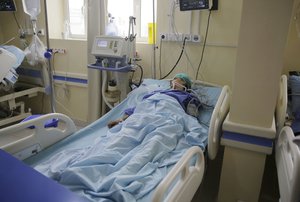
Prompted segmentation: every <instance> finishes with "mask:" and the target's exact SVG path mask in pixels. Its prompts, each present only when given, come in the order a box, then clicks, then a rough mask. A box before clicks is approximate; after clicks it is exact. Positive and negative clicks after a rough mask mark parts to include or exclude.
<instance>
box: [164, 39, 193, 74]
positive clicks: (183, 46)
mask: <svg viewBox="0 0 300 202" xmlns="http://www.w3.org/2000/svg"><path fill="white" fill-rule="evenodd" d="M186 39H187V38H186V37H185V38H184V40H183V45H182V49H181V53H180V55H179V57H178V59H177V61H176V63H175V65H174V66H173V68H172V69H171V70H170V71H169V73H168V74H167V75H165V76H164V77H162V78H160V80H162V79H165V78H167V77H168V76H169V75H170V74H171V73H172V72H173V71H174V69H175V68H176V66H177V65H178V63H179V61H180V59H181V57H182V54H183V52H184V48H185V42H186Z"/></svg>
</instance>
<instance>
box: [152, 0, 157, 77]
mask: <svg viewBox="0 0 300 202" xmlns="http://www.w3.org/2000/svg"><path fill="white" fill-rule="evenodd" d="M152 2H153V7H152V8H153V32H152V38H153V46H152V47H153V64H152V78H153V79H156V68H155V66H156V58H155V50H156V39H155V35H156V33H155V4H154V3H155V0H153V1H152Z"/></svg>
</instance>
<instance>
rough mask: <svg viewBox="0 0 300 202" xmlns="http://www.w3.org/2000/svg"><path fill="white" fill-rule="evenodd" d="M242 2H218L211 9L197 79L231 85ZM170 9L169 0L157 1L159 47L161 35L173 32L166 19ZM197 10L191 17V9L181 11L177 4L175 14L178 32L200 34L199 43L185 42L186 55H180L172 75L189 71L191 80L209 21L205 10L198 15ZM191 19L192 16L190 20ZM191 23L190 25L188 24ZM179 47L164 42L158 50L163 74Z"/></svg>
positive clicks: (178, 45) (180, 43)
mask: <svg viewBox="0 0 300 202" xmlns="http://www.w3.org/2000/svg"><path fill="white" fill-rule="evenodd" d="M242 2H243V1H240V0H234V1H219V9H218V10H217V11H212V12H211V16H210V26H209V32H208V37H207V42H206V48H205V53H204V56H203V61H202V64H201V71H200V73H201V76H198V79H202V80H205V81H208V82H215V83H217V84H221V85H223V84H227V85H231V82H232V77H233V71H234V65H235V60H236V49H237V45H238V35H239V26H240V18H241V7H242ZM170 12H171V11H170V1H158V10H157V15H158V17H157V37H158V38H157V45H158V46H159V44H160V43H159V41H160V38H159V37H160V34H161V33H168V32H170V31H172V29H171V28H170V22H169V20H170V16H169V14H170ZM197 12H199V11H192V16H190V15H191V11H184V12H180V11H179V7H177V8H176V9H175V13H174V16H175V17H174V19H175V26H176V30H177V32H178V33H190V30H191V33H192V34H200V36H201V39H202V42H201V43H191V42H187V43H186V47H185V49H186V54H187V55H188V58H187V57H186V54H183V56H182V59H181V60H180V62H179V64H178V66H177V67H176V69H175V70H174V74H175V73H176V72H188V73H189V75H190V76H191V77H194V78H193V79H195V75H196V72H197V68H198V65H199V62H200V58H201V53H202V49H203V46H202V45H203V40H204V37H205V33H206V27H207V20H208V11H207V10H203V11H200V15H199V14H198V13H197ZM190 18H191V19H192V21H191V23H190ZM190 24H191V26H192V27H190ZM181 47H182V42H163V48H162V50H161V51H162V63H163V64H162V72H163V75H166V74H167V73H168V72H169V71H170V69H171V68H172V67H173V66H174V64H175V62H176V60H177V58H178V57H179V54H180V51H181ZM159 48H160V47H159ZM157 52H159V50H158V51H157ZM158 58H159V57H158ZM158 62H159V59H157V64H158ZM157 66H158V65H157ZM157 72H158V70H157ZM172 75H173V74H172Z"/></svg>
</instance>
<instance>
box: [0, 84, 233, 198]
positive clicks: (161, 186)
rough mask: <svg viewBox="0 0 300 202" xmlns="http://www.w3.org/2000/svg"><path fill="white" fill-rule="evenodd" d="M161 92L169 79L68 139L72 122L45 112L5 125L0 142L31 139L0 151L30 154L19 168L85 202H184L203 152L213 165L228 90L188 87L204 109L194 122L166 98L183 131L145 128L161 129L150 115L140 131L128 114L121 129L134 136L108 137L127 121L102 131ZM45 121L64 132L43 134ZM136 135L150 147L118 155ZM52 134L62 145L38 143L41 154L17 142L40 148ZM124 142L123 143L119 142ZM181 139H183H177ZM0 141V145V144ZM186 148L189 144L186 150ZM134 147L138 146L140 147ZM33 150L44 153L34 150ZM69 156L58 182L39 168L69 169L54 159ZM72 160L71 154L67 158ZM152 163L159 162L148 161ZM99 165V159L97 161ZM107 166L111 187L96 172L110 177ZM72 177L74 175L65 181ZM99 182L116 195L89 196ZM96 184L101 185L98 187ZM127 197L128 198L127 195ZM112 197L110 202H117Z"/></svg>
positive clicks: (198, 177) (195, 183) (196, 180)
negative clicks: (86, 201) (50, 180)
mask: <svg viewBox="0 0 300 202" xmlns="http://www.w3.org/2000/svg"><path fill="white" fill-rule="evenodd" d="M168 87H169V81H167V80H152V79H145V80H144V82H143V84H142V85H141V86H140V87H139V88H137V89H135V90H133V91H132V92H131V93H130V94H129V96H128V97H127V98H126V99H125V100H124V101H123V102H122V103H121V104H119V105H118V106H116V107H115V108H113V109H112V110H111V111H110V112H108V113H107V114H106V115H104V116H103V117H101V118H100V119H99V120H97V121H96V122H94V123H92V124H91V125H89V126H87V127H85V128H83V129H81V130H79V131H77V132H75V133H74V124H73V123H72V121H71V120H69V119H68V118H66V117H65V116H63V115H60V114H49V115H46V116H42V117H39V118H36V119H33V120H30V121H28V122H23V123H21V124H17V125H16V126H11V127H9V128H6V129H2V130H0V134H1V135H0V138H1V137H2V136H7V137H9V135H10V134H15V135H16V134H18V133H19V132H20V133H22V132H21V131H24V130H26V131H28V130H29V131H30V130H31V131H32V132H31V135H27V137H25V138H23V139H20V140H12V141H11V142H9V143H7V144H6V145H1V147H0V148H2V149H4V150H6V151H9V152H10V153H11V154H12V155H14V156H15V157H17V158H20V159H24V158H25V157H28V154H30V153H32V154H34V155H33V156H31V157H30V158H26V159H24V162H25V163H26V164H28V165H30V166H32V167H34V168H35V169H37V170H38V171H39V172H41V173H43V174H44V175H46V176H48V177H51V178H53V179H55V180H57V181H59V182H60V183H61V184H63V185H64V186H66V187H68V188H69V189H70V190H72V191H74V192H76V193H78V194H80V195H84V196H85V197H87V198H88V199H90V200H100V198H102V197H112V196H115V197H117V200H119V201H122V200H130V201H131V199H133V198H132V197H134V198H138V199H139V200H141V201H163V200H164V201H190V200H191V199H192V198H193V196H194V194H195V192H196V191H197V189H198V187H199V185H200V183H201V181H202V177H203V174H204V168H205V159H204V154H203V152H207V153H208V156H209V157H210V158H211V159H214V158H215V156H216V154H217V150H218V145H219V137H220V133H221V126H222V123H223V120H224V118H225V116H226V114H227V113H228V110H229V88H228V87H227V86H224V87H222V88H221V87H216V86H211V85H210V84H203V83H200V82H195V89H194V91H195V92H197V93H199V95H201V96H200V99H201V100H202V101H203V102H205V103H206V105H205V106H203V108H202V111H201V112H200V114H199V116H198V117H196V118H195V117H191V116H189V115H187V114H186V113H184V112H183V113H182V111H180V110H182V108H180V107H178V108H176V109H175V108H172V105H173V104H175V103H172V99H171V98H170V99H171V100H167V101H166V103H167V104H166V105H165V106H164V107H163V108H167V109H168V108H169V107H171V108H170V110H171V111H172V110H175V111H176V110H179V111H178V112H179V113H181V114H180V116H181V117H182V118H179V119H178V120H177V119H176V120H177V121H178V122H180V123H181V122H184V123H185V124H186V125H183V126H184V127H182V126H178V125H177V124H178V123H177V122H175V123H174V125H175V126H176V127H175V128H176V129H175V130H174V128H163V127H162V128H160V127H158V128H156V125H153V126H152V123H153V122H157V124H161V123H160V122H161V121H163V120H159V121H153V120H156V117H154V119H153V120H152V121H149V122H147V124H146V126H145V127H144V126H143V123H138V124H135V123H134V122H130V120H128V119H130V118H131V117H133V118H132V119H133V120H135V121H136V122H139V118H137V119H134V116H133V115H132V116H130V117H129V118H128V119H127V120H128V122H129V123H130V124H131V125H130V126H128V127H129V129H128V128H127V129H128V130H133V131H135V134H134V135H132V134H127V133H126V135H124V134H122V135H120V136H115V134H118V130H120V128H121V129H122V128H123V127H125V129H126V122H127V120H126V121H125V122H124V123H122V124H119V125H117V126H115V127H114V128H112V129H110V130H109V131H108V128H107V127H106V124H107V123H108V121H110V120H115V119H117V118H119V117H121V116H122V113H123V111H124V110H125V109H127V108H128V107H132V106H135V105H136V104H137V103H139V102H141V100H142V97H143V96H144V95H145V94H147V93H150V92H152V91H154V90H162V89H167V88H168ZM159 96H160V95H158V97H154V98H153V102H154V103H156V102H155V99H160V98H159ZM164 99H168V98H166V97H164ZM149 102H152V101H149ZM176 103H177V102H176ZM177 104H178V103H177ZM175 105H176V104H175ZM143 107H144V109H143V110H146V109H147V106H142V108H143ZM157 107H159V106H157ZM138 109H139V108H138V107H137V109H136V110H138ZM149 110H151V109H149ZM146 111H147V110H146ZM137 112H138V113H134V114H139V113H143V112H140V111H139V110H138V111H137ZM164 113H169V112H167V111H163V112H162V114H163V115H162V116H164ZM172 113H176V112H172ZM137 116H138V115H137ZM151 116H152V115H151ZM151 116H150V115H149V117H144V118H141V119H144V120H145V121H147V120H151ZM172 116H174V117H176V114H175V115H174V114H173V115H172ZM177 118H178V117H177ZM49 119H50V121H51V120H53V119H57V120H60V119H63V122H64V123H63V125H64V126H65V127H64V129H62V130H60V129H59V128H60V126H59V125H58V127H54V128H53V127H50V128H45V127H44V126H45V121H46V120H49ZM194 122H197V126H195V125H193V123H194ZM199 122H200V125H199ZM139 124H142V126H143V127H142V128H139V127H140V125H139ZM153 124H154V123H153ZM66 125H67V126H66ZM128 125H129V124H128ZM171 125H172V124H171ZM29 126H35V128H34V129H28V127H29ZM177 126H178V127H177ZM69 127H71V129H68V128H69ZM134 127H137V130H134ZM151 127H152V128H151ZM186 127H188V128H186ZM198 127H199V128H198ZM155 128H156V129H155ZM111 130H112V132H111ZM181 130H184V133H183V134H185V135H186V136H182V134H179V132H178V131H181ZM185 130H187V131H185ZM18 131H19V132H18ZM140 131H148V132H147V136H145V137H146V139H147V140H149V142H147V144H145V145H147V146H145V147H144V148H143V147H141V148H139V149H136V147H133V148H131V149H129V151H126V152H128V153H126V152H124V151H125V150H126V148H127V147H128V146H127V144H125V143H128V142H129V144H130V145H131V144H135V142H136V141H137V142H139V141H140V140H139V138H140V133H141V134H142V135H144V134H143V132H140ZM149 131H150V132H149ZM151 131H158V133H156V132H155V134H156V135H154V136H153V137H154V138H161V137H162V136H166V137H167V139H166V140H165V139H163V140H162V141H160V140H154V141H153V142H152V139H151V138H152V136H151V134H152V133H151ZM172 131H173V132H172ZM193 131H194V132H193ZM125 132H126V130H125ZM200 133H201V136H200ZM53 134H55V135H56V136H57V137H56V138H58V139H63V140H62V141H59V142H57V143H55V144H53V145H52V146H50V147H48V146H49V145H43V146H41V145H42V144H41V145H40V144H39V143H35V144H37V145H39V147H40V149H39V150H36V149H35V148H34V147H33V150H31V149H27V148H30V147H31V145H29V144H30V143H29V142H28V141H27V142H26V143H24V144H23V143H21V142H23V140H26V139H27V138H32V139H36V140H37V141H38V140H45V141H44V142H48V140H47V138H45V137H44V136H49V135H50V136H52V135H53ZM108 134H110V135H108ZM67 136H68V137H67ZM169 136H170V137H169ZM173 136H174V137H173ZM177 136H178V137H180V138H179V139H177V145H175V146H174V145H173V146H171V144H173V143H172V142H173V141H174V140H176V138H177ZM65 137H67V138H65ZM127 137H128V139H126V138H127ZM137 137H138V138H137ZM182 137H184V138H183V139H182ZM122 138H124V139H122ZM136 138H137V139H136ZM117 140H120V141H117ZM0 142H2V141H1V140H0ZM50 142H51V144H52V143H54V142H55V141H54V140H51V141H50ZM175 142H176V141H175ZM187 142H189V144H188V143H187ZM123 143H124V144H123ZM26 144H27V145H26ZM142 144H143V142H142V143H140V145H142ZM152 144H153V145H154V147H153V148H152V147H151V145H152ZM18 147H19V150H17V149H16V150H13V148H18ZM46 147H48V148H46ZM108 147H109V148H108ZM137 147H139V145H138V146H137ZM168 147H173V148H172V149H170V150H169V151H166V153H165V155H166V156H164V157H162V158H159V157H158V156H157V154H153V153H152V152H153V151H162V152H165V151H164V148H168ZM8 148H10V149H8ZM44 148H46V149H44ZM103 148H105V149H103ZM111 148H113V149H116V148H118V149H119V150H118V152H117V151H115V150H113V151H111V150H110V149H111ZM149 149H150V151H151V152H150V153H149V154H148V153H146V154H144V153H142V152H144V150H149ZM24 150H26V152H25V155H20V154H22V152H23V151H24ZM40 150H43V151H41V152H40ZM107 152H108V154H113V155H111V156H108V157H107V156H105V154H106V153H107ZM36 153H38V154H36ZM88 153H89V157H88V158H83V157H82V158H83V159H81V156H82V155H83V156H85V155H87V154H88ZM96 153H97V154H96ZM124 153H125V154H124ZM35 154H36V155H35ZM57 154H58V155H57ZM68 154H71V157H70V161H72V162H73V163H74V162H75V164H76V166H74V165H75V164H73V165H72V166H71V167H72V168H71V169H69V168H67V167H65V168H66V169H67V170H68V171H67V172H68V174H67V173H64V174H63V175H64V176H68V177H66V178H64V176H62V175H61V176H57V174H58V173H56V174H54V175H52V174H51V173H52V171H50V172H48V171H49V170H48V169H47V168H46V167H48V165H47V164H48V163H49V161H52V160H53V162H50V164H51V165H55V164H56V162H57V163H58V164H60V165H63V167H64V165H66V164H69V163H70V161H69V160H67V161H65V162H59V161H60V160H59V159H62V160H63V161H64V160H66V159H68V158H69V157H67V156H68ZM74 154H75V156H72V155H74ZM90 154H92V157H91V156H90ZM123 154H124V155H128V154H130V155H131V156H129V157H128V159H127V161H124V162H123V161H118V162H117V163H116V162H114V159H115V158H119V156H120V155H121V156H122V155H123ZM61 155H62V156H61ZM65 155H67V156H65ZM96 155H97V156H96ZM151 155H154V157H153V159H150V160H149V159H147V158H148V157H149V156H151ZM57 157H58V158H57ZM78 158H79V159H78ZM126 158H127V156H124V157H122V159H126ZM156 158H158V159H160V160H159V161H155V159H156ZM132 159H133V160H132ZM144 160H145V161H146V162H145V165H144V164H143V167H142V168H140V170H138V171H136V172H134V174H133V175H129V174H128V173H127V171H128V170H129V171H130V172H132V170H131V169H136V167H137V166H139V164H137V163H138V162H140V161H144ZM98 161H100V163H99V162H98ZM132 161H134V162H132ZM84 162H85V163H84ZM95 162H98V163H99V164H97V163H96V167H93V168H90V167H89V165H91V164H94V163H95ZM104 162H110V163H111V164H112V165H114V166H107V165H106V164H105V166H106V167H104V168H103V169H102V167H101V166H102V164H104ZM112 162H114V163H115V164H113V163H112ZM128 164H130V165H128ZM119 166H120V167H119ZM58 167H59V166H58ZM45 168H46V170H45ZM65 168H62V167H61V168H59V169H58V172H60V171H59V170H62V169H65ZM114 168H118V170H116V171H115V173H109V175H108V176H110V177H111V176H114V178H113V183H112V181H111V180H112V179H110V180H109V179H106V178H103V176H102V174H101V172H102V171H103V173H107V172H110V170H113V169H114ZM154 168H155V169H154ZM72 169H74V171H75V172H73V173H72V171H71V170H72ZM78 169H79V170H78ZM85 169H91V170H88V172H85V171H86V170H85ZM96 170H97V171H99V170H101V172H95V171H96ZM141 170H144V171H145V172H149V173H148V174H147V175H146V174H145V173H143V172H142V171H141ZM123 172H125V174H124V175H122V177H121V178H118V177H119V174H120V173H123ZM71 173H72V174H71ZM84 173H85V174H84ZM58 175H60V174H58ZM72 175H74V176H73V177H70V176H72ZM90 175H91V176H90ZM103 175H105V174H103ZM145 175H146V176H145ZM63 178H64V179H63ZM74 179H80V180H79V181H81V182H80V183H83V184H81V185H79V184H77V185H76V184H72V182H71V181H73V180H74ZM99 179H103V181H101V183H102V184H101V186H102V188H103V186H104V189H108V187H109V186H107V185H108V184H110V183H111V184H110V186H111V187H113V188H116V189H113V190H109V191H107V190H106V191H107V192H104V194H103V193H96V192H95V190H96V191H97V190H101V189H100V188H99V185H98V184H97V183H99V182H98V180H99ZM153 179H154V181H153ZM69 180H71V181H69ZM128 180H129V181H128ZM67 181H68V182H67ZM103 183H105V184H104V185H103ZM84 184H85V185H84ZM83 185H84V186H83ZM121 185H123V186H124V187H121V188H120V186H121ZM101 186H100V187H101ZM114 186H116V187H114ZM95 187H97V188H95ZM91 189H93V191H91ZM124 189H126V190H127V192H123V191H122V190H124ZM145 189H147V190H145ZM116 190H118V191H116ZM119 192H120V193H119ZM129 192H130V193H131V194H132V195H131V194H129ZM101 194H102V195H101ZM142 194H144V195H142ZM114 199H115V200H116V198H114Z"/></svg>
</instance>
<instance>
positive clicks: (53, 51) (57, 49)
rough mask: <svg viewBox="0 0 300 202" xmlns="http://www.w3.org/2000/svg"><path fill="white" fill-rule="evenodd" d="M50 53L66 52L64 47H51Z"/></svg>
mask: <svg viewBox="0 0 300 202" xmlns="http://www.w3.org/2000/svg"><path fill="white" fill-rule="evenodd" d="M52 53H60V54H65V53H66V49H64V48H53V49H52Z"/></svg>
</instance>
